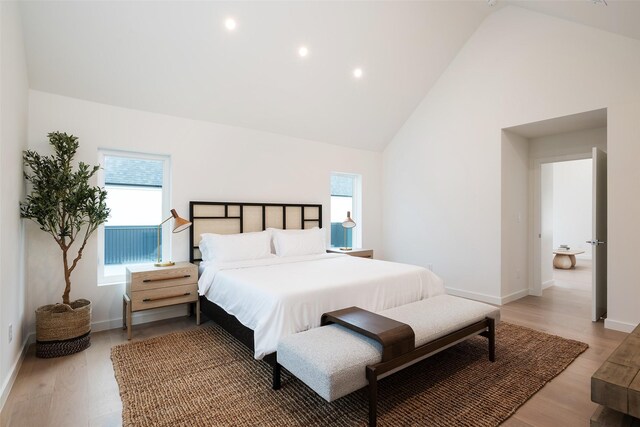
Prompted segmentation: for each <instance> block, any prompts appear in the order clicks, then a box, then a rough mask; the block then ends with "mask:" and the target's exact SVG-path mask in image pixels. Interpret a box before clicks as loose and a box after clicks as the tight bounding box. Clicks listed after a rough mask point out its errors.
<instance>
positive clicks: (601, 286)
mask: <svg viewBox="0 0 640 427" xmlns="http://www.w3.org/2000/svg"><path fill="white" fill-rule="evenodd" d="M592 209H593V213H592V215H593V225H592V228H593V233H592V235H591V240H590V241H587V243H591V245H592V247H593V279H592V280H593V286H592V292H593V302H592V304H593V308H592V311H591V314H592V316H591V317H592V318H591V320H593V321H594V322H596V321H598V320H599V319H600V318H601V317H603V316H604V315H605V314H606V312H607V153H605V152H604V151H602V150H599V149H597V148H594V149H593V208H592Z"/></svg>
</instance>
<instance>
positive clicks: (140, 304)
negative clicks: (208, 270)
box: [131, 283, 198, 311]
mask: <svg viewBox="0 0 640 427" xmlns="http://www.w3.org/2000/svg"><path fill="white" fill-rule="evenodd" d="M197 300H198V285H197V284H196V283H192V284H189V285H180V286H172V287H171V288H158V289H147V290H144V291H137V292H132V293H131V305H132V310H133V311H137V310H146V309H149V308H156V307H164V306H166V305H173V304H181V303H186V302H195V301H197Z"/></svg>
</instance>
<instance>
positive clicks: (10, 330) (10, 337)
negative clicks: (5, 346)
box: [9, 324, 13, 344]
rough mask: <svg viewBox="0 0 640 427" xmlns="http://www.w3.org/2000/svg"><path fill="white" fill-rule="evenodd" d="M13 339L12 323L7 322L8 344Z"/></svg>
mask: <svg viewBox="0 0 640 427" xmlns="http://www.w3.org/2000/svg"><path fill="white" fill-rule="evenodd" d="M11 341H13V325H12V324H9V344H11Z"/></svg>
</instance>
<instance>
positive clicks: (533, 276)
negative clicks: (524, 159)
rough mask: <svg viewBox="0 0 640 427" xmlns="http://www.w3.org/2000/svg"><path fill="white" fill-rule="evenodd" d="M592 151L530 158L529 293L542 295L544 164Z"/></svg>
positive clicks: (582, 156)
mask: <svg viewBox="0 0 640 427" xmlns="http://www.w3.org/2000/svg"><path fill="white" fill-rule="evenodd" d="M591 158H593V155H592V153H591V151H588V152H582V153H575V154H566V155H562V156H551V157H540V158H534V159H531V160H530V169H529V206H531V208H530V211H529V218H531V220H530V221H529V236H530V244H529V249H530V251H529V265H530V266H531V268H530V269H529V295H534V296H538V297H539V296H542V278H541V275H540V272H541V269H542V260H541V255H542V241H541V240H542V239H541V237H540V236H541V234H542V202H541V199H542V165H543V164H546V163H559V162H570V161H572V160H585V159H591Z"/></svg>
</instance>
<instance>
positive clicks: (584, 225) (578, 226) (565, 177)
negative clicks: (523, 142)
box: [540, 158, 593, 297]
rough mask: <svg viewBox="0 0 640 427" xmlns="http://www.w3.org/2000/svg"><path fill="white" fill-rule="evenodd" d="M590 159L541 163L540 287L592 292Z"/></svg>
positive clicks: (591, 165)
mask: <svg viewBox="0 0 640 427" xmlns="http://www.w3.org/2000/svg"><path fill="white" fill-rule="evenodd" d="M592 172H593V160H592V159H590V158H589V159H581V160H568V161H561V162H549V163H543V164H542V165H541V167H540V191H541V196H540V203H541V206H540V208H541V209H540V212H541V234H542V236H541V244H540V247H541V253H540V259H541V260H542V262H541V265H540V267H541V271H540V276H541V280H542V289H543V290H544V289H547V288H549V287H551V286H556V287H560V288H565V289H573V290H576V291H578V292H581V293H585V294H587V295H588V296H589V297H590V295H591V287H592V285H593V283H592V281H593V280H592V250H591V244H589V243H587V240H591V232H592V220H593V218H592V214H591V209H592V204H593V203H592V199H593V197H592V196H593V191H592V176H593V173H592Z"/></svg>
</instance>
